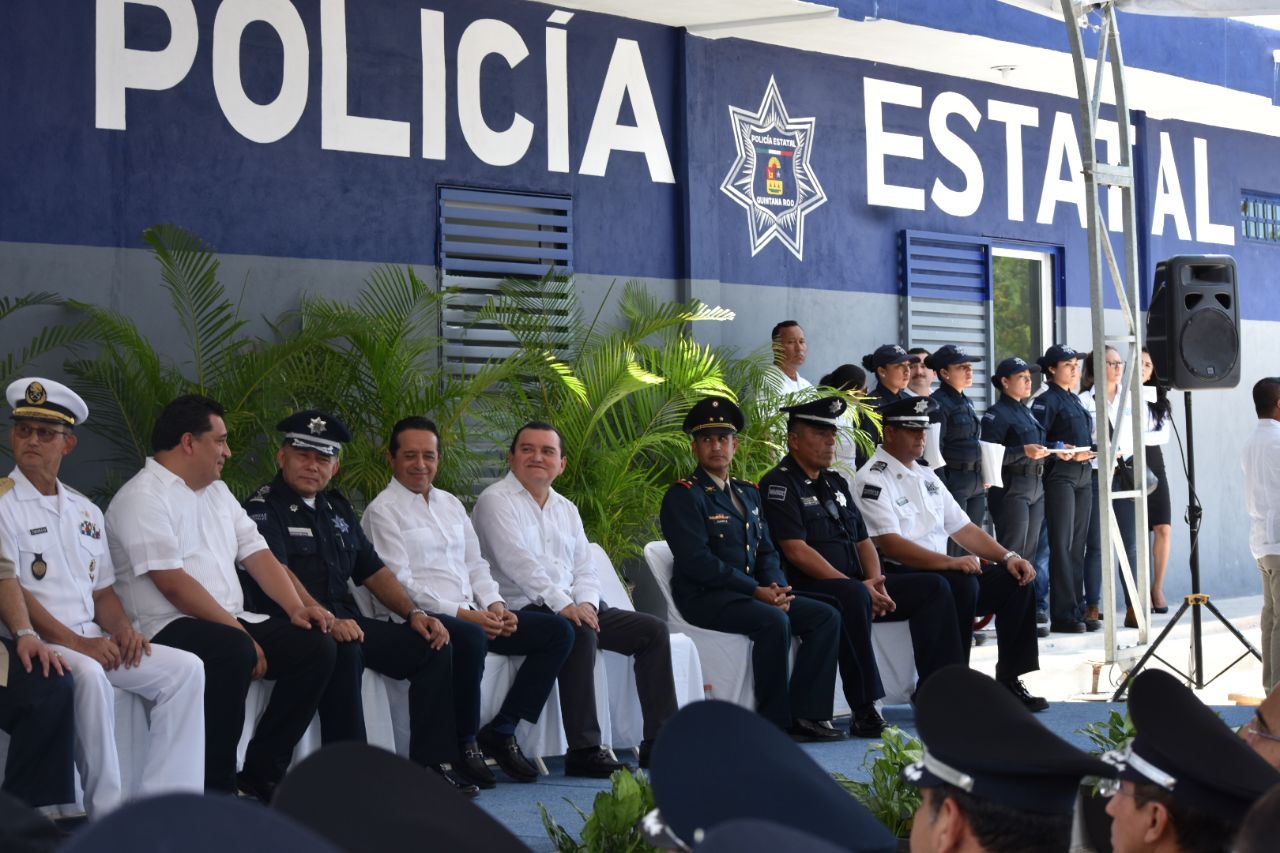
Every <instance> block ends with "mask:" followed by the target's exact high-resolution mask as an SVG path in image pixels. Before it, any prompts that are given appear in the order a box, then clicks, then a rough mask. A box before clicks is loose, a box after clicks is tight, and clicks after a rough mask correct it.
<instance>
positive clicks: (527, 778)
mask: <svg viewBox="0 0 1280 853" xmlns="http://www.w3.org/2000/svg"><path fill="white" fill-rule="evenodd" d="M476 742H477V743H478V744H479V745H480V748H481V749H482V750H484V754H485V755H487V756H489V757H490V758H492V759H493V760H494V761H496V762H498V766H499V767H501V768H502V772H503V773H506V774H507V775H508V776H510V777H511V778H512V779H513V780H514V781H516V782H533V781H535V780H537V778H538V775H539V774H538V768H537V767H534V766H533V762H532V761H530V760H529V759H528V758H526V757H525V754H524V753H523V752H521V751H520V744H518V743H516V736H515V735H504V734H499V733H498V732H496V731H494V730H493V729H492V728H491V727H489V726H485V727H484V728H482V729H481V730H480V732H479V733H478V734H477V735H476Z"/></svg>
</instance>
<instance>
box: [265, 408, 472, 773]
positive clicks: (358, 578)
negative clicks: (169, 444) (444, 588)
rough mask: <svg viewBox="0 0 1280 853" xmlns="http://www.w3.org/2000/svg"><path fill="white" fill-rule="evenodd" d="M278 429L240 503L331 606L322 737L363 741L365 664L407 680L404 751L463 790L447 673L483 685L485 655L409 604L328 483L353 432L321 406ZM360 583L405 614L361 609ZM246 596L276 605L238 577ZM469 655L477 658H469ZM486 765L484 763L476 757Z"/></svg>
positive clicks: (298, 583) (313, 595) (293, 570)
mask: <svg viewBox="0 0 1280 853" xmlns="http://www.w3.org/2000/svg"><path fill="white" fill-rule="evenodd" d="M276 429H278V430H280V431H281V432H282V433H284V442H283V446H282V447H281V448H280V451H279V453H278V454H277V455H276V462H277V464H278V465H279V466H280V471H279V473H277V474H276V478H275V479H274V480H272V481H271V483H270V484H268V485H266V486H263V487H262V488H260V489H258V491H257V492H256V493H254V495H253V496H252V497H250V498H249V499H248V500H247V501H246V502H245V511H246V512H248V513H249V517H250V518H251V519H253V520H254V522H256V523H257V525H258V530H259V531H261V533H262V535H263V537H264V538H265V539H266V540H267V545H268V546H269V547H270V548H271V551H272V553H273V554H275V555H276V558H277V559H279V560H280V562H282V563H284V564H285V565H286V566H288V568H289V572H290V574H291V575H292V577H293V580H294V586H295V587H297V590H298V595H299V597H301V598H302V600H303V601H304V602H306V603H307V604H312V603H315V602H319V603H320V604H321V605H322V606H323V607H326V608H328V609H329V610H331V611H333V613H334V615H335V617H336V619H335V621H334V624H333V638H334V639H335V640H337V641H338V656H337V662H336V663H335V664H334V670H333V675H332V677H331V678H330V679H329V685H328V687H326V688H325V692H324V695H323V696H322V697H321V699H320V707H319V713H320V733H321V740H322V741H323V742H324V743H334V742H336V741H346V740H358V741H364V740H366V734H365V725H364V710H363V706H362V703H361V696H360V686H361V678H362V676H363V673H364V667H365V665H366V664H367V665H368V666H369V667H370V668H371V669H373V670H375V671H376V672H380V673H382V674H383V675H386V676H389V677H391V678H397V679H408V681H409V757H410V758H411V759H413V760H414V761H416V762H418V763H419V764H422V765H424V766H427V767H430V768H432V769H435V770H437V771H439V772H440V773H442V774H443V775H444V776H445V778H446V779H447V780H448V781H449V782H451V783H452V784H453V785H454V786H455V787H456V788H458V789H459V790H461V791H463V792H464V793H466V794H468V795H475V794H476V793H478V789H477V788H476V786H474V785H472V784H470V783H469V782H467V781H465V780H463V779H460V778H458V777H457V776H455V775H453V773H452V772H446V771H444V770H443V769H441V767H440V765H441V764H444V763H446V762H452V763H453V765H454V766H455V768H457V767H458V765H459V764H460V763H461V762H462V761H464V760H465V759H464V756H462V754H461V752H460V750H459V749H458V745H457V743H456V742H455V738H454V728H455V727H454V715H453V698H452V697H453V672H454V670H455V669H457V668H458V667H462V668H464V669H467V670H473V671H474V678H475V679H476V680H477V681H479V679H480V673H481V672H482V670H483V666H484V655H483V652H481V653H480V654H479V655H478V656H475V655H468V654H466V653H463V654H460V653H459V652H458V650H457V648H456V646H457V643H451V642H450V639H451V633H450V631H449V629H448V628H446V627H445V625H444V624H442V623H441V621H440V620H439V619H438V618H436V617H435V616H432V615H430V614H429V613H427V612H426V611H424V610H422V609H421V608H419V607H418V606H417V605H416V604H414V603H413V600H412V599H411V598H410V597H409V594H408V593H407V592H406V591H405V589H404V587H402V586H401V585H400V582H399V581H398V580H397V579H396V576H395V574H394V573H393V572H392V571H391V570H390V569H388V568H387V567H386V566H385V565H383V562H382V558H381V557H379V556H378V554H377V552H376V551H374V548H373V545H372V544H370V542H369V540H368V539H367V538H366V537H365V535H364V531H363V530H361V528H360V522H359V519H357V518H356V514H355V510H354V509H352V507H351V503H350V502H349V501H348V500H347V498H346V496H345V495H343V494H342V493H341V492H339V491H338V490H337V489H330V488H328V486H329V481H330V480H331V479H332V478H333V476H334V475H335V474H336V473H337V472H338V466H339V462H338V451H339V448H340V447H341V445H342V444H344V443H346V442H348V441H350V440H351V435H350V433H348V431H347V428H346V427H345V426H343V424H342V422H341V421H339V420H338V419H337V418H335V417H334V416H333V415H331V414H328V413H326V412H321V411H316V410H307V411H302V412H298V413H296V414H294V415H291V416H289V417H287V418H285V419H284V420H283V421H281V422H280V423H279V424H277V425H276ZM348 579H350V580H352V581H354V582H355V583H357V584H360V585H363V586H364V587H365V588H366V589H368V590H369V591H370V592H371V593H373V595H374V596H375V597H376V598H377V599H378V600H379V601H381V602H382V603H383V604H384V605H386V607H387V609H388V610H390V611H391V612H392V613H395V614H397V615H399V616H400V617H402V618H403V619H404V620H405V622H404V624H399V625H397V624H392V623H391V622H385V621H382V620H380V619H370V618H366V617H364V616H361V615H360V612H359V610H358V609H357V608H356V603H355V600H354V599H353V597H352V595H351V592H350V590H349V588H348V586H347V581H348ZM241 583H242V585H243V586H244V587H245V598H246V599H247V600H248V601H249V602H251V605H250V606H251V607H253V609H254V610H257V611H260V612H262V613H271V614H274V613H276V612H277V609H278V608H277V605H276V604H275V603H274V602H273V601H272V600H271V599H270V598H269V597H268V596H266V595H264V594H263V593H262V591H261V590H260V589H258V587H257V584H256V583H254V582H253V580H252V578H242V580H241ZM473 658H474V659H473ZM477 760H478V761H479V762H480V764H481V765H483V759H482V758H480V759H477Z"/></svg>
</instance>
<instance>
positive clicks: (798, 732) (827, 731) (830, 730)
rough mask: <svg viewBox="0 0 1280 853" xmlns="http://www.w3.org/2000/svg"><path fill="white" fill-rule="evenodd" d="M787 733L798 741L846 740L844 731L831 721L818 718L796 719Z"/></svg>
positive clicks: (824, 741)
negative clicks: (834, 725) (835, 726)
mask: <svg viewBox="0 0 1280 853" xmlns="http://www.w3.org/2000/svg"><path fill="white" fill-rule="evenodd" d="M787 734H789V735H791V739H792V740H794V741H796V742H797V743H828V742H830V741H833V740H844V732H841V731H840V730H839V729H837V728H834V727H833V726H832V725H831V723H828V722H826V721H825V720H823V721H818V720H795V721H794V722H792V723H791V728H789V729H787Z"/></svg>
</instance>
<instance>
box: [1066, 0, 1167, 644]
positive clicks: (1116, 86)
mask: <svg viewBox="0 0 1280 853" xmlns="http://www.w3.org/2000/svg"><path fill="white" fill-rule="evenodd" d="M1062 13H1063V18H1064V20H1065V21H1066V25H1067V39H1068V40H1069V42H1070V44H1071V56H1072V60H1073V63H1074V66H1075V75H1076V90H1077V92H1078V94H1079V98H1080V118H1081V124H1080V153H1081V161H1082V163H1083V165H1084V181H1085V213H1086V220H1087V225H1088V235H1089V283H1090V290H1089V304H1090V308H1091V313H1092V315H1093V349H1094V352H1095V354H1096V360H1097V364H1096V365H1095V366H1096V367H1098V368H1100V369H1097V370H1095V371H1094V376H1095V382H1096V383H1097V384H1095V386H1094V388H1095V392H1094V393H1095V399H1096V400H1097V421H1098V463H1099V464H1098V473H1099V476H1098V504H1099V509H1100V511H1099V518H1100V520H1101V529H1100V540H1101V550H1102V553H1103V554H1104V555H1110V554H1114V555H1115V556H1116V559H1117V560H1118V562H1119V565H1120V574H1121V578H1122V580H1123V583H1124V584H1125V586H1126V587H1127V588H1128V590H1129V598H1130V601H1131V602H1132V603H1133V609H1134V613H1135V615H1136V616H1137V619H1138V637H1139V642H1140V644H1142V645H1146V644H1147V642H1148V637H1149V635H1150V630H1151V610H1150V608H1151V598H1150V580H1149V572H1148V565H1149V543H1148V539H1147V496H1146V491H1145V489H1144V488H1143V486H1144V484H1145V483H1146V470H1147V462H1146V453H1145V452H1144V448H1143V432H1144V427H1145V424H1146V420H1145V413H1144V405H1145V404H1144V401H1143V398H1142V370H1141V365H1142V357H1141V356H1142V354H1141V349H1142V334H1143V318H1142V313H1141V301H1140V297H1139V289H1138V226H1137V218H1136V217H1137V214H1136V205H1135V187H1134V168H1133V130H1132V127H1131V126H1130V124H1129V121H1128V117H1129V107H1128V101H1127V99H1126V95H1125V75H1124V58H1123V54H1122V53H1121V50H1120V30H1119V28H1118V26H1117V24H1116V10H1115V2H1113V0H1108V2H1103V3H1097V4H1092V5H1091V6H1090V8H1089V9H1088V10H1087V14H1086V13H1085V10H1083V9H1082V7H1081V6H1080V5H1078V4H1077V3H1075V2H1069V0H1063V2H1062ZM1095 18H1096V19H1099V20H1100V23H1099V24H1097V29H1098V51H1097V56H1096V57H1095V58H1094V60H1093V63H1092V66H1093V67H1092V73H1091V70H1090V61H1089V57H1088V55H1087V54H1086V51H1085V43H1084V32H1083V30H1084V28H1086V27H1092V26H1094V24H1093V23H1092V22H1093V20H1094V19H1095ZM1108 70H1109V72H1110V74H1109V75H1108V73H1107V72H1108ZM1108 77H1109V79H1110V81H1111V89H1112V96H1113V99H1114V101H1115V110H1116V123H1117V125H1118V126H1119V131H1120V133H1119V140H1120V145H1119V158H1118V159H1119V162H1118V163H1115V164H1108V163H1104V162H1100V161H1099V159H1098V120H1099V111H1100V109H1101V105H1102V94H1103V89H1104V87H1105V85H1106V82H1107V80H1108ZM1104 189H1105V190H1106V194H1108V195H1110V194H1112V193H1119V197H1120V202H1121V211H1122V213H1121V221H1120V223H1118V224H1117V223H1108V222H1107V220H1106V216H1105V215H1104V211H1103V199H1104V193H1103V190H1104ZM1117 225H1118V226H1119V227H1117ZM1112 234H1114V235H1115V236H1116V237H1119V238H1120V240H1121V241H1122V242H1123V245H1124V251H1123V253H1122V257H1123V261H1124V265H1123V267H1122V266H1121V265H1120V263H1119V262H1118V261H1117V258H1116V253H1115V249H1114V246H1113V240H1112ZM1108 279H1109V280H1110V282H1111V285H1112V290H1113V291H1114V293H1115V295H1116V299H1117V301H1118V303H1119V306H1120V314H1121V316H1122V318H1123V320H1124V322H1123V325H1122V331H1121V333H1119V334H1114V335H1108V334H1107V329H1106V302H1105V298H1104V297H1105V294H1106V290H1107V288H1106V280H1108ZM1105 344H1114V345H1118V346H1117V349H1118V350H1120V351H1122V352H1124V362H1125V368H1124V380H1123V381H1122V382H1121V384H1120V389H1119V391H1118V393H1117V398H1118V399H1117V409H1116V411H1117V415H1116V424H1115V431H1113V429H1112V427H1111V424H1110V423H1109V420H1108V418H1107V408H1108V406H1107V403H1108V401H1107V387H1106V369H1105V366H1104V361H1105V358H1106V356H1105V351H1104V349H1103V347H1104V345H1105ZM1125 429H1128V430H1130V434H1131V435H1132V436H1133V449H1134V453H1133V471H1134V476H1133V480H1134V484H1135V486H1134V488H1133V489H1129V490H1117V491H1113V490H1112V488H1111V475H1110V472H1111V470H1112V467H1113V466H1112V464H1111V463H1108V462H1107V460H1112V459H1114V458H1115V450H1114V447H1115V435H1116V434H1118V431H1119V430H1125ZM1113 499H1114V500H1132V501H1133V502H1134V504H1135V507H1136V510H1135V513H1134V515H1135V517H1136V518H1135V525H1134V527H1135V531H1134V535H1135V537H1137V539H1138V543H1137V544H1138V548H1137V557H1138V560H1137V565H1136V566H1130V565H1129V560H1128V556H1127V554H1126V553H1125V549H1124V543H1123V540H1122V539H1121V537H1120V536H1119V526H1118V524H1117V523H1116V516H1115V511H1114V509H1113V508H1112V500H1113ZM1135 580H1136V582H1135ZM1102 606H1103V614H1104V621H1103V626H1104V633H1103V641H1104V643H1105V652H1106V658H1105V661H1106V663H1115V662H1116V660H1117V655H1116V625H1115V622H1116V619H1115V613H1116V585H1115V572H1114V571H1113V570H1112V561H1111V560H1108V559H1104V560H1103V561H1102Z"/></svg>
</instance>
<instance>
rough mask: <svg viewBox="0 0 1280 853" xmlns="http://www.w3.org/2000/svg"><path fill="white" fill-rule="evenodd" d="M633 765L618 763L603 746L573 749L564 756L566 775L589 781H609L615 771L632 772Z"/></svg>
mask: <svg viewBox="0 0 1280 853" xmlns="http://www.w3.org/2000/svg"><path fill="white" fill-rule="evenodd" d="M630 769H631V765H629V764H626V763H625V762H622V761H618V760H617V759H615V758H614V757H613V756H612V755H610V754H609V750H607V749H605V748H604V747H603V746H589V747H587V748H586V749H571V750H569V751H568V752H567V753H565V756H564V775H566V776H582V777H585V778H587V779H608V778H609V777H610V776H612V775H613V773H614V771H615V770H630Z"/></svg>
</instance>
